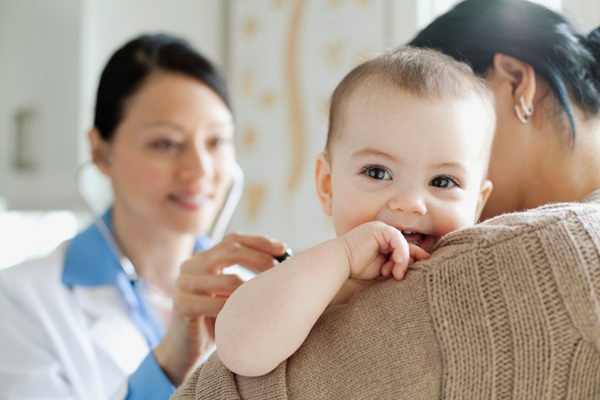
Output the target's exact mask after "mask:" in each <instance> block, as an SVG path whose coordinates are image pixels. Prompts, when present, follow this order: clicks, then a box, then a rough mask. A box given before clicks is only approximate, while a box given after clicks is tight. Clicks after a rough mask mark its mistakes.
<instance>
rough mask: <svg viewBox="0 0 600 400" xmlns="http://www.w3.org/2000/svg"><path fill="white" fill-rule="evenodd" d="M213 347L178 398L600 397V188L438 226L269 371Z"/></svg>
mask: <svg viewBox="0 0 600 400" xmlns="http://www.w3.org/2000/svg"><path fill="white" fill-rule="evenodd" d="M217 353H218V351H217ZM217 353H215V354H213V355H212V357H211V358H210V359H209V360H208V361H207V362H206V363H205V364H204V365H203V366H201V367H200V368H198V370H196V371H195V372H194V374H193V375H192V377H191V378H190V379H189V380H188V381H187V382H186V383H185V384H184V385H183V386H182V387H181V388H180V389H179V390H178V391H177V393H175V395H174V396H173V399H177V400H183V399H190V400H192V399H238V398H248V399H287V398H289V399H435V398H448V399H471V398H476V399H600V190H599V191H596V192H594V193H593V194H591V195H590V196H588V198H586V199H585V200H584V202H582V203H568V204H553V205H547V206H543V207H540V208H537V209H535V210H531V211H527V212H522V213H515V214H506V215H502V216H499V217H496V218H494V219H491V220H488V221H486V222H484V223H482V224H478V225H476V226H474V227H470V228H466V229H461V230H459V231H456V232H453V233H452V234H449V235H447V236H446V237H444V238H443V239H442V240H441V241H440V242H439V243H438V246H437V249H436V250H435V251H434V253H433V255H432V257H431V258H430V259H429V260H427V261H425V262H420V263H417V264H415V265H414V267H413V269H412V270H411V271H410V273H409V274H407V277H406V279H405V280H404V281H402V282H396V281H394V280H392V279H390V280H387V281H385V282H382V283H378V284H374V285H371V286H368V287H366V288H365V289H363V290H361V291H360V292H358V293H357V294H356V295H355V296H354V298H353V299H352V300H351V301H350V302H349V303H348V304H346V305H342V306H337V307H333V308H331V309H329V310H328V311H327V312H326V313H324V314H323V316H322V317H321V318H320V319H319V321H318V322H317V324H316V325H315V327H314V328H313V330H312V331H311V333H310V335H309V337H308V338H307V340H306V341H305V343H304V344H303V345H302V347H301V348H300V349H299V350H298V351H297V352H296V353H295V354H294V355H293V356H292V357H290V358H289V359H288V360H287V361H285V362H283V363H282V364H281V365H279V366H278V367H277V368H276V369H275V370H274V371H272V372H271V373H269V374H268V375H265V376H262V377H257V378H248V377H242V376H237V375H235V374H233V373H231V372H230V371H229V370H227V369H226V368H225V367H224V366H223V364H222V363H221V362H220V360H219V358H218V354H217Z"/></svg>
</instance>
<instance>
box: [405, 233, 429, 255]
mask: <svg viewBox="0 0 600 400" xmlns="http://www.w3.org/2000/svg"><path fill="white" fill-rule="evenodd" d="M400 232H401V233H402V236H404V239H406V241H407V242H408V243H410V244H414V245H415V246H418V247H420V248H422V249H423V250H425V251H426V252H428V253H431V249H432V248H433V245H434V244H435V239H434V238H433V236H431V235H425V234H423V233H419V232H416V231H400Z"/></svg>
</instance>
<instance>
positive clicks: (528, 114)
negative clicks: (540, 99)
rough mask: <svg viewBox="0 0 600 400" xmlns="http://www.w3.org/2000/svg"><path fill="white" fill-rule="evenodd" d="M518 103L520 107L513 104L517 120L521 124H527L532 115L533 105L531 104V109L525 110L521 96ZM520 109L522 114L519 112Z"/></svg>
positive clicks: (523, 98)
mask: <svg viewBox="0 0 600 400" xmlns="http://www.w3.org/2000/svg"><path fill="white" fill-rule="evenodd" d="M519 101H520V102H521V105H520V107H519V104H515V111H516V112H517V118H519V120H521V122H522V123H524V124H526V123H528V122H529V118H530V117H531V116H532V115H533V104H531V107H530V108H529V109H527V106H526V105H525V97H524V96H523V95H521V98H520V99H519ZM521 109H523V112H521ZM523 114H525V115H523Z"/></svg>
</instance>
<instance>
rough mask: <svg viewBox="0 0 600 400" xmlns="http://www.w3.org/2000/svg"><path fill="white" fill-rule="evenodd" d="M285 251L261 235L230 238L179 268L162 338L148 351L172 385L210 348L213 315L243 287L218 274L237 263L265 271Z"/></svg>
mask: <svg viewBox="0 0 600 400" xmlns="http://www.w3.org/2000/svg"><path fill="white" fill-rule="evenodd" d="M285 249H286V247H285V245H284V244H283V243H281V242H278V241H276V240H273V239H270V238H267V237H264V236H251V235H244V234H240V233H233V234H230V235H228V236H226V237H225V238H224V239H223V240H222V241H221V242H220V243H218V244H217V245H215V246H214V247H213V248H211V249H210V250H206V251H202V252H198V253H196V254H195V255H194V256H193V257H192V258H191V259H189V260H188V261H186V262H185V263H183V265H182V266H181V272H180V276H179V278H178V279H177V283H176V288H175V293H174V296H173V310H172V313H171V319H170V322H169V326H168V329H167V333H166V334H165V337H164V338H163V340H162V341H161V342H160V343H159V344H158V346H156V348H155V349H154V357H155V358H156V361H157V362H158V364H159V365H160V367H161V368H162V369H163V371H164V372H165V374H166V375H167V377H168V378H169V380H170V381H171V382H172V383H173V384H174V385H175V386H179V385H180V384H182V383H183V382H184V381H185V379H186V378H187V376H188V375H189V374H190V373H191V372H193V369H194V367H195V366H196V364H197V362H198V360H199V359H200V358H202V357H203V356H204V355H206V353H207V352H208V351H210V349H211V348H212V346H213V345H214V339H215V320H216V317H217V314H218V313H219V311H221V308H223V305H224V304H225V301H226V300H227V298H228V297H229V296H230V295H231V293H233V291H234V290H235V289H237V288H238V287H239V286H240V285H241V284H242V283H243V281H242V280H241V279H240V278H239V277H238V276H237V275H224V274H223V269H224V268H226V267H229V266H231V265H236V264H238V265H241V266H243V267H246V268H248V269H251V270H254V271H259V272H261V271H265V270H267V269H269V268H271V267H273V266H275V265H276V264H277V261H276V260H275V259H274V258H273V257H275V256H278V255H281V254H283V253H284V252H285Z"/></svg>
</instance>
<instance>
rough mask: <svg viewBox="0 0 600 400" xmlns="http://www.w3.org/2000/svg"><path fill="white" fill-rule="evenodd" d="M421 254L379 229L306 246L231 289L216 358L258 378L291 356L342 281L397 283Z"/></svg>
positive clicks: (393, 232) (369, 226) (378, 225)
mask: <svg viewBox="0 0 600 400" xmlns="http://www.w3.org/2000/svg"><path fill="white" fill-rule="evenodd" d="M428 256H429V254H428V253H427V252H425V251H424V250H422V249H420V248H418V247H416V246H413V245H409V244H408V243H407V242H406V240H405V239H404V237H403V236H402V234H401V233H400V232H399V231H398V230H397V229H395V228H392V227H390V226H388V225H386V224H384V223H382V222H376V221H375V222H369V223H366V224H363V225H360V226H359V227H357V228H355V229H353V230H352V231H350V232H348V233H347V234H345V235H342V236H340V237H338V238H336V239H333V240H330V241H327V242H324V243H321V244H319V245H317V246H314V247H312V248H310V249H308V250H306V251H304V252H302V253H300V254H298V255H296V256H294V257H293V258H291V259H289V260H287V261H285V262H284V263H282V264H281V265H278V266H276V267H274V268H272V269H270V270H268V271H265V272H263V273H261V274H260V275H258V276H257V277H255V278H253V279H251V280H250V281H248V282H246V283H245V284H243V285H242V286H241V287H239V288H238V289H237V290H236V291H235V292H234V293H233V294H232V295H231V297H230V298H229V299H228V300H227V302H226V304H225V306H224V307H223V309H222V310H221V312H220V313H219V315H218V317H217V323H216V343H217V351H218V353H219V358H220V359H221V361H223V363H224V364H225V365H226V366H227V367H228V368H229V369H230V370H232V371H233V372H235V373H237V374H239V375H245V376H258V375H263V374H266V373H268V372H270V371H271V370H273V369H274V368H275V367H276V366H277V365H279V364H280V363H281V362H282V361H283V360H285V359H286V358H288V357H289V356H290V355H292V354H293V353H294V352H295V351H296V350H297V349H298V348H299V347H300V345H301V344H302V342H303V341H304V339H305V338H306V337H307V336H308V333H309V332H310V330H311V328H312V327H313V325H314V324H315V322H316V321H317V319H318V318H319V316H320V315H321V314H322V313H323V311H324V310H325V308H326V307H327V305H328V304H329V303H330V302H331V300H332V299H333V298H334V296H335V295H336V293H338V291H339V290H340V287H341V286H342V284H343V283H344V282H345V281H346V280H347V279H348V278H355V279H363V280H370V279H375V278H377V277H378V276H381V275H383V276H389V275H390V274H393V275H394V277H395V278H396V279H402V277H403V276H404V273H405V272H406V269H407V268H408V265H409V263H410V262H411V260H412V259H425V258H427V257H428Z"/></svg>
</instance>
